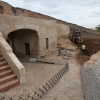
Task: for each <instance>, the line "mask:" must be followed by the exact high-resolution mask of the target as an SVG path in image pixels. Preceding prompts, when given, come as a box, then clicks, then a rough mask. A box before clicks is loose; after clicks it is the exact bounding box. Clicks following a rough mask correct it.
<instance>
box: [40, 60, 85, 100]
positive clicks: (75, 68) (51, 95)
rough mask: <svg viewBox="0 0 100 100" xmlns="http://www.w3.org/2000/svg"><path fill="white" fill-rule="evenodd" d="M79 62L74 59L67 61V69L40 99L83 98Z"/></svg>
mask: <svg viewBox="0 0 100 100" xmlns="http://www.w3.org/2000/svg"><path fill="white" fill-rule="evenodd" d="M80 68H81V66H80V64H79V63H78V62H77V60H75V59H71V60H70V61H69V70H68V71H67V72H66V73H65V74H64V76H63V77H62V78H61V79H60V81H59V82H58V83H57V84H56V85H55V86H54V88H52V89H51V90H50V91H49V92H48V93H47V94H46V95H45V96H44V97H43V98H42V99H41V100H84V96H83V91H82V85H81V77H80Z"/></svg>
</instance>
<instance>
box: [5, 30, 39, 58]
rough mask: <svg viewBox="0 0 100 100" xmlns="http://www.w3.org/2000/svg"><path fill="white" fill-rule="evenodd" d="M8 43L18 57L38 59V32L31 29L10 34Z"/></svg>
mask: <svg viewBox="0 0 100 100" xmlns="http://www.w3.org/2000/svg"><path fill="white" fill-rule="evenodd" d="M6 40H7V42H8V43H9V44H10V46H11V47H12V49H13V52H14V54H15V55H16V56H17V57H19V58H20V57H26V56H28V57H37V56H38V41H39V36H38V33H37V31H35V30H31V29H19V30H15V31H13V32H10V33H9V34H8V37H7V39H6Z"/></svg>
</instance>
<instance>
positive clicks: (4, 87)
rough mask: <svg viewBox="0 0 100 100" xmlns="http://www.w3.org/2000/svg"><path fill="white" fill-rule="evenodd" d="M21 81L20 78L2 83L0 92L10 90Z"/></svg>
mask: <svg viewBox="0 0 100 100" xmlns="http://www.w3.org/2000/svg"><path fill="white" fill-rule="evenodd" d="M19 84H20V82H19V80H18V79H14V80H12V81H10V82H7V83H5V84H2V85H0V92H4V91H8V90H9V89H11V88H13V87H15V86H17V85H19Z"/></svg>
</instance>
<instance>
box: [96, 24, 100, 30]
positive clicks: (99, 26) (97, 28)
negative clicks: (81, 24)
mask: <svg viewBox="0 0 100 100" xmlns="http://www.w3.org/2000/svg"><path fill="white" fill-rule="evenodd" d="M96 30H97V31H99V32H100V24H99V25H98V26H96Z"/></svg>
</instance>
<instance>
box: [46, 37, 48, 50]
mask: <svg viewBox="0 0 100 100" xmlns="http://www.w3.org/2000/svg"><path fill="white" fill-rule="evenodd" d="M48 48H49V41H48V38H46V49H48Z"/></svg>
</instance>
